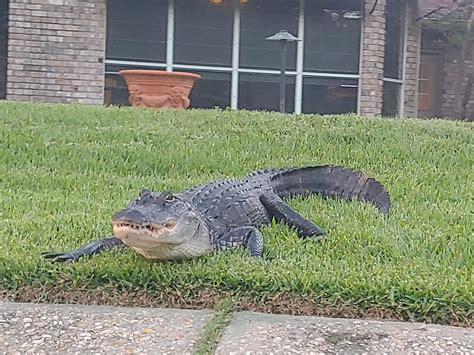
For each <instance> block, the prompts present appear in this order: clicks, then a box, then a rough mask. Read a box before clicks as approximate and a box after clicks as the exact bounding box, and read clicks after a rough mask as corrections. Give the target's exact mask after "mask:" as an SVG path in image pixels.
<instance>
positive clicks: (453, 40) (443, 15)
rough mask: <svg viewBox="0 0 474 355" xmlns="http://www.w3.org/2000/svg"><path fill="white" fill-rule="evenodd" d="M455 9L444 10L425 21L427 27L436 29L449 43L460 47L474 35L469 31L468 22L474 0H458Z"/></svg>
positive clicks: (424, 24)
mask: <svg viewBox="0 0 474 355" xmlns="http://www.w3.org/2000/svg"><path fill="white" fill-rule="evenodd" d="M456 3H457V5H456V7H455V8H454V9H450V10H442V11H440V12H437V13H435V14H434V15H432V16H430V19H429V20H425V21H424V22H423V26H424V27H425V28H426V29H430V30H435V31H436V32H437V33H438V34H439V35H440V36H441V38H442V39H444V40H445V41H446V42H447V43H448V44H449V45H452V46H456V47H460V46H461V45H462V44H463V43H464V42H465V41H466V40H468V39H469V38H473V37H474V32H473V31H472V30H471V31H470V32H469V33H468V27H467V22H468V21H469V19H470V17H471V13H472V11H473V6H474V5H473V3H472V0H458V1H457V2H456Z"/></svg>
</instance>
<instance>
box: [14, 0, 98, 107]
mask: <svg viewBox="0 0 474 355" xmlns="http://www.w3.org/2000/svg"><path fill="white" fill-rule="evenodd" d="M105 2H106V0H10V14H9V40H8V72H7V73H8V82H7V99H11V100H33V101H46V102H77V103H85V104H102V102H103V85H104V64H103V60H104V56H105V15H106V13H105V12H106V4H105Z"/></svg>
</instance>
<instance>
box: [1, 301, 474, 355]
mask: <svg viewBox="0 0 474 355" xmlns="http://www.w3.org/2000/svg"><path fill="white" fill-rule="evenodd" d="M212 316H213V312H212V311H192V310H180V309H156V308H146V309H144V308H119V307H109V306H80V305H46V304H21V303H2V302H0V353H15V352H19V353H25V352H34V353H39V352H61V353H62V352H76V353H77V352H79V353H115V352H119V353H144V352H150V353H157V352H158V353H179V354H182V353H190V352H192V350H193V347H194V346H195V345H196V344H197V343H198V342H199V341H200V339H201V336H202V331H203V329H204V327H205V325H206V324H207V322H209V321H210V320H211V319H212ZM216 352H217V353H218V354H229V353H232V354H249V353H262V354H268V353H309V352H317V353H334V352H335V353H361V352H367V353H381V352H388V353H393V352H397V353H398V352H427V353H455V352H462V353H470V354H474V329H472V328H456V327H444V326H435V325H425V324H419V323H399V322H382V321H366V320H350V319H332V318H319V317H300V316H284V315H267V314H260V313H251V312H238V313H236V314H234V316H233V318H232V321H231V322H230V324H229V325H228V326H227V327H226V328H225V330H224V333H223V336H222V338H221V339H220V341H219V343H218V345H217V350H216Z"/></svg>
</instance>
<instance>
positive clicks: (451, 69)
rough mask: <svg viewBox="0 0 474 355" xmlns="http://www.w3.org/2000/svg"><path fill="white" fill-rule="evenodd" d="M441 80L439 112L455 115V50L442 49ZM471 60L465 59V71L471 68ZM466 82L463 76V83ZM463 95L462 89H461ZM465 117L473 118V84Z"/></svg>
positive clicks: (444, 114) (450, 115) (449, 115)
mask: <svg viewBox="0 0 474 355" xmlns="http://www.w3.org/2000/svg"><path fill="white" fill-rule="evenodd" d="M443 53H444V56H443V73H442V75H443V80H442V97H441V114H442V116H443V117H447V118H452V117H455V109H454V107H455V101H454V91H455V86H456V82H457V58H458V55H459V53H458V52H457V51H456V50H453V49H451V50H449V49H445V50H444V51H443ZM472 65H473V64H472V61H471V60H467V61H466V73H468V71H469V70H470V69H471V70H472ZM466 83H467V77H466V78H465V81H464V85H465V84H466ZM462 94H463V95H464V89H463V91H462ZM467 117H468V118H469V117H470V118H471V120H472V119H474V86H473V88H472V92H471V100H470V101H469V102H468V105H467Z"/></svg>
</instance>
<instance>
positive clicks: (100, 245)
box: [41, 237, 124, 262]
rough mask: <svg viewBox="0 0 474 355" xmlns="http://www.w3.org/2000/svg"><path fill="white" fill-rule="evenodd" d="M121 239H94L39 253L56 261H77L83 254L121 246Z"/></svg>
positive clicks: (86, 254) (96, 252)
mask: <svg viewBox="0 0 474 355" xmlns="http://www.w3.org/2000/svg"><path fill="white" fill-rule="evenodd" d="M123 245H124V244H123V243H122V241H121V240H120V239H118V238H115V237H108V238H104V239H99V240H94V241H93V242H91V243H89V244H86V245H83V246H81V247H79V248H77V249H74V250H70V251H66V252H59V253H55V252H52V253H43V254H41V255H42V256H43V257H44V258H46V259H51V260H52V261H56V262H64V261H70V262H71V261H77V260H79V259H80V258H82V257H83V256H88V255H92V254H98V253H100V252H102V251H104V250H107V249H112V248H115V247H118V246H123Z"/></svg>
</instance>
